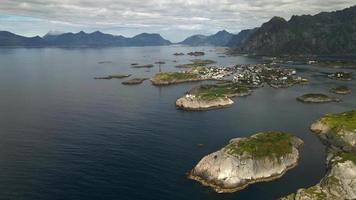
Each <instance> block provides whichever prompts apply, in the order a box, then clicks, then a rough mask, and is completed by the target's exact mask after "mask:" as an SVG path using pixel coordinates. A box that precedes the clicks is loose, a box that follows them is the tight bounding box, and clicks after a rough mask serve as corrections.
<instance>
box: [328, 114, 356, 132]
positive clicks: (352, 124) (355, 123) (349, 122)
mask: <svg viewBox="0 0 356 200" xmlns="http://www.w3.org/2000/svg"><path fill="white" fill-rule="evenodd" d="M321 121H322V122H323V123H326V124H327V125H328V126H330V127H331V128H332V129H336V130H340V129H345V130H349V131H354V132H355V130H356V110H352V111H349V112H343V113H338V114H327V115H325V117H323V118H322V119H321Z"/></svg>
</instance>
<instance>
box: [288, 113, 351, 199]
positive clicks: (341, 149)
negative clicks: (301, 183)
mask: <svg viewBox="0 0 356 200" xmlns="http://www.w3.org/2000/svg"><path fill="white" fill-rule="evenodd" d="M311 130H312V131H313V132H315V133H316V134H318V136H319V137H320V138H321V139H322V141H324V142H325V143H326V144H327V146H328V148H329V149H328V156H327V159H326V160H327V161H326V163H327V168H328V172H327V174H326V175H325V177H324V178H323V179H322V180H321V181H320V182H319V183H318V184H316V185H314V186H312V187H309V188H306V189H305V188H302V189H299V190H298V191H297V192H296V193H293V194H290V195H288V196H286V197H283V198H281V199H282V200H314V199H323V200H335V199H347V200H351V199H356V111H355V110H353V111H349V112H344V113H339V114H328V115H326V116H324V117H322V118H321V119H319V120H318V121H316V122H315V123H313V124H312V125H311Z"/></svg>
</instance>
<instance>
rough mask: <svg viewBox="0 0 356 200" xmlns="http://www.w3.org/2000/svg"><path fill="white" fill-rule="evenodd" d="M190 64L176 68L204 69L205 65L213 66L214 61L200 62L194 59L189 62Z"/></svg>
mask: <svg viewBox="0 0 356 200" xmlns="http://www.w3.org/2000/svg"><path fill="white" fill-rule="evenodd" d="M191 62H192V63H188V64H182V65H177V66H176V67H177V68H193V67H204V66H206V65H210V64H214V63H216V61H214V60H202V59H194V60H191Z"/></svg>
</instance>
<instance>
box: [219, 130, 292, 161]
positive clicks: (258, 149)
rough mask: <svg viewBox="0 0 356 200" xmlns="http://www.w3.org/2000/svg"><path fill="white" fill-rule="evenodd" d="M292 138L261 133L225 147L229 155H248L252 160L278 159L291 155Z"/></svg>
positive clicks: (276, 133)
mask: <svg viewBox="0 0 356 200" xmlns="http://www.w3.org/2000/svg"><path fill="white" fill-rule="evenodd" d="M292 140H293V136H292V135H291V134H289V133H284V132H263V133H260V134H257V135H255V136H252V137H250V138H248V139H246V140H241V141H238V142H234V143H231V144H229V145H228V146H227V148H226V149H227V152H228V153H229V154H230V155H242V154H243V153H245V152H246V153H248V154H250V155H251V156H252V157H253V158H263V157H272V158H273V157H276V158H280V157H281V156H284V155H286V154H289V153H292V149H293V143H292V142H293V141H292Z"/></svg>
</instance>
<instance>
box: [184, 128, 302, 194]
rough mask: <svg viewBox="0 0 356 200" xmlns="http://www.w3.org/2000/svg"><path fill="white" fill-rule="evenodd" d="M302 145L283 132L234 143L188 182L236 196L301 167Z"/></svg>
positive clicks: (196, 169) (197, 169) (207, 161)
mask: <svg viewBox="0 0 356 200" xmlns="http://www.w3.org/2000/svg"><path fill="white" fill-rule="evenodd" d="M302 144H303V141H302V140H301V139H299V138H297V137H295V136H292V135H290V134H288V133H283V132H262V133H258V134H255V135H253V136H251V137H249V138H236V139H232V140H231V141H230V143H229V144H228V145H227V146H225V147H223V148H222V149H221V150H219V151H217V152H214V153H212V154H209V155H207V156H205V157H204V158H203V159H202V160H201V161H200V162H199V163H198V164H197V165H196V166H195V167H194V169H192V170H191V171H190V173H189V174H188V178H190V179H193V180H196V181H198V182H200V183H201V184H203V185H205V186H209V187H212V188H213V189H214V190H215V191H216V192H218V193H230V192H236V191H239V190H242V189H244V188H246V187H247V186H248V185H250V184H253V183H257V182H264V181H271V180H274V179H277V178H280V177H281V176H283V174H285V173H286V172H287V171H288V170H289V169H291V168H293V167H295V166H296V165H297V164H298V160H299V148H300V146H301V145H302Z"/></svg>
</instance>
